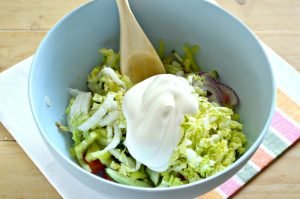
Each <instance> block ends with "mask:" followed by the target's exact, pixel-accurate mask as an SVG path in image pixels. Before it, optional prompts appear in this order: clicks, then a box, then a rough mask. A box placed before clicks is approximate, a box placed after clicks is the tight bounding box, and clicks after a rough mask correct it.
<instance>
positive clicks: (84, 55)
mask: <svg viewBox="0 0 300 199" xmlns="http://www.w3.org/2000/svg"><path fill="white" fill-rule="evenodd" d="M130 4H131V7H132V10H133V12H134V14H135V15H136V18H137V20H138V21H139V23H140V25H141V26H142V28H143V29H144V31H145V33H146V34H147V36H148V37H149V38H150V40H151V42H152V44H153V45H154V46H157V45H158V42H159V40H160V39H163V40H164V41H165V44H166V47H167V50H171V49H177V50H181V48H182V46H183V45H184V44H185V43H189V44H200V46H201V52H200V53H199V54H198V56H197V59H198V62H199V63H200V66H201V70H204V71H207V70H213V69H215V70H217V71H218V72H219V74H220V76H221V81H222V82H224V83H226V84H228V85H229V86H231V87H232V88H234V90H235V91H236V92H237V94H238V95H239V97H240V102H241V103H240V106H239V108H238V112H239V113H240V115H241V120H242V122H243V123H244V132H245V133H246V135H247V137H248V149H249V147H251V146H252V145H253V143H254V142H255V141H256V140H257V138H258V137H259V136H260V134H261V132H262V130H263V128H264V126H265V124H266V122H267V120H268V118H269V115H270V111H271V109H272V108H271V107H272V104H273V96H274V86H273V79H272V75H271V72H270V67H269V64H268V62H267V60H266V58H265V56H264V53H263V52H262V49H261V47H260V46H259V45H258V44H257V42H256V40H255V38H254V37H253V36H252V35H251V34H250V33H249V31H248V30H247V29H246V28H245V27H244V26H242V25H241V24H240V23H239V22H238V21H236V20H234V19H233V18H232V17H231V16H230V15H228V14H227V13H226V12H223V11H221V10H220V9H218V8H215V7H214V6H212V5H211V4H210V3H207V2H206V1H199V0H186V1H182V0H172V1H171V0H164V1H161V0H151V1H149V0H131V1H130ZM103 47H105V48H113V49H115V50H118V48H119V22H118V13H117V8H116V5H115V1H111V0H101V1H94V2H92V3H89V4H87V5H86V6H83V7H81V8H80V9H79V10H77V11H75V12H73V13H72V14H70V15H68V16H67V17H65V18H64V19H63V20H62V21H60V22H59V23H58V24H57V25H56V26H55V27H54V28H53V29H52V30H51V31H50V32H49V33H48V35H47V36H46V38H45V39H44V41H43V43H42V44H41V46H40V48H39V50H38V52H37V54H36V57H35V60H34V63H33V65H32V71H31V74H30V86H29V90H30V101H31V105H32V110H33V113H34V116H35V119H36V122H37V124H38V126H39V128H40V130H41V132H42V134H43V135H44V137H45V138H46V139H47V140H48V142H49V144H50V145H51V146H52V147H54V148H56V150H57V151H59V152H60V153H61V154H63V155H64V156H65V157H69V158H71V157H70V154H69V148H70V146H71V145H72V142H71V136H70V134H62V133H59V132H58V131H57V128H56V126H55V122H57V121H63V120H64V117H65V115H64V112H65V109H66V106H67V104H68V99H69V94H68V88H78V89H86V87H85V82H86V79H87V74H88V73H89V71H90V70H91V69H92V68H93V67H95V66H96V65H97V64H99V63H100V62H101V58H100V55H99V53H98V50H99V49H100V48H103ZM49 99H50V104H51V106H47V102H48V105H49Z"/></svg>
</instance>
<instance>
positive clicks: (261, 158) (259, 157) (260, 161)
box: [251, 147, 273, 169]
mask: <svg viewBox="0 0 300 199" xmlns="http://www.w3.org/2000/svg"><path fill="white" fill-rule="evenodd" d="M272 160H273V158H272V157H271V156H270V155H269V154H268V153H267V152H266V151H264V150H263V149H262V148H261V147H259V148H258V149H257V151H256V152H255V153H254V155H253V156H252V158H251V161H252V162H253V163H254V164H255V165H257V166H258V167H259V168H260V169H263V168H265V167H266V166H267V165H268V164H270V162H271V161H272Z"/></svg>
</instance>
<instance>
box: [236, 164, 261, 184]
mask: <svg viewBox="0 0 300 199" xmlns="http://www.w3.org/2000/svg"><path fill="white" fill-rule="evenodd" d="M257 173H258V171H256V170H255V169H254V168H253V166H251V165H250V164H249V163H247V164H246V165H245V166H244V167H243V168H242V169H241V170H240V171H239V172H238V173H237V174H236V175H237V176H238V177H239V178H240V179H241V180H242V181H243V182H244V183H246V182H248V181H249V180H250V179H251V178H253V176H255V175H256V174H257Z"/></svg>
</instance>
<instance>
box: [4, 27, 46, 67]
mask: <svg viewBox="0 0 300 199" xmlns="http://www.w3.org/2000/svg"><path fill="white" fill-rule="evenodd" d="M45 34H46V31H15V30H13V31H1V30H0V38H1V39H0V72H2V71H3V70H5V69H7V68H8V67H10V66H11V65H13V64H16V63H18V62H20V61H21V60H23V59H24V58H26V57H29V56H30V55H32V54H33V53H34V52H35V50H36V48H37V46H38V45H39V43H40V41H41V40H42V38H43V37H44V35H45Z"/></svg>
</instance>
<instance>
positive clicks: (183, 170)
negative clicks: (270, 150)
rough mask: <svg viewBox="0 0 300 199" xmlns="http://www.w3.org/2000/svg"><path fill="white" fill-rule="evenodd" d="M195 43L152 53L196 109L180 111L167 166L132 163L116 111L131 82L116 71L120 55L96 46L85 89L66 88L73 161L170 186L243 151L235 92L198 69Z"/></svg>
mask: <svg viewBox="0 0 300 199" xmlns="http://www.w3.org/2000/svg"><path fill="white" fill-rule="evenodd" d="M199 50H200V48H199V46H198V45H194V46H187V45H185V46H184V47H183V54H182V55H180V54H179V53H178V52H175V51H172V52H171V53H170V54H168V55H166V52H165V50H164V43H163V42H161V43H160V47H159V50H158V54H159V56H160V57H161V59H162V61H163V64H164V66H165V69H166V71H167V73H170V74H174V75H179V76H182V77H184V78H186V79H187V80H188V82H189V83H190V85H192V86H193V87H194V90H195V95H196V96H197V98H198V102H199V109H198V112H197V113H196V114H193V115H185V116H184V120H183V121H182V124H181V139H180V142H179V144H178V146H177V148H176V149H175V150H174V152H173V155H172V157H171V160H170V164H169V168H168V169H167V170H166V171H164V172H160V173H158V172H155V171H152V170H151V169H149V168H147V167H146V166H145V165H143V164H141V163H139V162H137V161H136V160H135V159H134V158H133V157H132V156H131V155H130V153H129V152H128V150H127V148H126V142H124V141H125V140H126V119H125V117H124V115H123V113H122V99H123V96H124V94H125V93H126V92H127V91H128V90H129V89H130V88H131V87H132V86H133V84H132V83H131V81H130V79H129V78H128V77H127V76H124V75H122V74H121V72H120V55H119V54H118V53H116V52H114V51H113V50H112V49H101V50H100V53H101V54H102V57H103V62H102V64H101V65H99V66H97V67H95V68H93V70H92V71H91V72H90V74H89V75H88V80H87V87H88V91H79V90H77V89H70V91H69V92H70V95H71V99H70V101H69V105H68V107H67V109H66V120H67V122H66V125H63V124H61V123H57V124H56V125H57V127H58V128H59V129H60V130H61V131H63V132H70V133H71V135H72V140H73V142H74V144H73V147H72V148H71V149H70V152H71V154H72V156H73V157H74V158H75V159H76V160H77V162H78V163H79V165H80V166H81V167H82V168H83V169H85V170H87V171H89V172H92V173H94V174H96V175H98V176H100V177H102V178H105V179H108V180H112V181H115V182H118V183H121V184H126V185H132V186H141V187H171V186H178V185H183V184H187V183H191V182H195V181H198V180H201V179H204V178H206V177H208V176H211V175H213V174H215V173H217V172H219V171H221V170H223V169H224V168H226V167H227V166H229V165H230V164H232V163H233V162H234V161H235V160H236V159H237V158H238V157H239V156H241V155H242V154H243V153H244V151H245V145H246V141H247V139H246V137H245V135H244V133H243V125H242V124H241V123H240V122H239V115H238V114H236V113H234V107H235V106H236V105H237V104H238V103H239V100H238V97H237V95H236V93H235V92H234V91H233V90H232V89H231V88H230V87H228V86H227V85H225V84H222V83H221V82H219V80H218V73H217V72H216V71H211V72H202V71H201V72H200V71H199V66H198V64H197V61H196V59H195V54H196V53H197V52H198V51H199Z"/></svg>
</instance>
